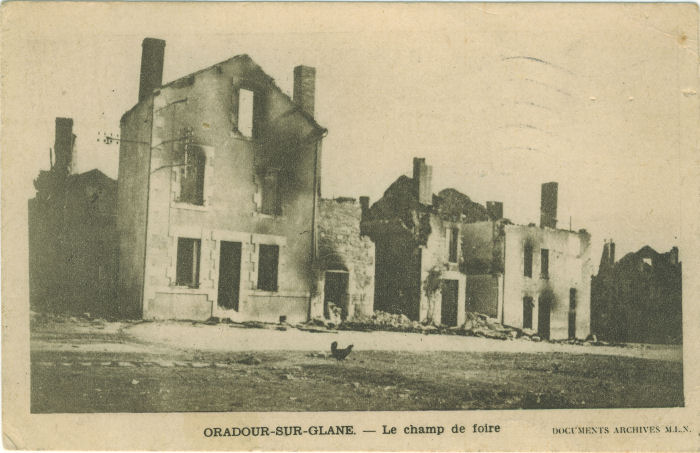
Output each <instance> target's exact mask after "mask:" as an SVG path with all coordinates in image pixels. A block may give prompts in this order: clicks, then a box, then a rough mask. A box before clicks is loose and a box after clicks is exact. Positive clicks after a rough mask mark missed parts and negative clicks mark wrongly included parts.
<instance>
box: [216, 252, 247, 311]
mask: <svg viewBox="0 0 700 453" xmlns="http://www.w3.org/2000/svg"><path fill="white" fill-rule="evenodd" d="M240 291H241V243H240V242H226V241H221V251H220V252H219V292H218V297H217V299H216V300H217V304H218V305H219V307H221V308H227V309H231V310H236V311H238V306H239V299H240Z"/></svg>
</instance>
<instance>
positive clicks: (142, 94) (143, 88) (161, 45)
mask: <svg viewBox="0 0 700 453" xmlns="http://www.w3.org/2000/svg"><path fill="white" fill-rule="evenodd" d="M141 47H142V50H141V83H140V84H139V102H141V101H143V100H144V99H146V98H147V97H148V96H149V95H150V94H151V93H153V90H155V89H156V88H160V86H161V85H162V84H163V55H164V54H165V41H163V40H162V39H155V38H146V39H144V40H143V43H142V44H141Z"/></svg>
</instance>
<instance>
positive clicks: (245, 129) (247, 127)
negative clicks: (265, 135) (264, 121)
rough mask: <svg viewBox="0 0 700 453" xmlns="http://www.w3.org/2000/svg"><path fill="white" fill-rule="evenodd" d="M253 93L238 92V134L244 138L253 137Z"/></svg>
mask: <svg viewBox="0 0 700 453" xmlns="http://www.w3.org/2000/svg"><path fill="white" fill-rule="evenodd" d="M254 105H255V93H253V92H252V91H250V90H246V89H243V88H241V89H239V90H238V132H240V133H241V135H243V136H244V137H248V138H251V137H252V136H253V110H254V109H253V106H254Z"/></svg>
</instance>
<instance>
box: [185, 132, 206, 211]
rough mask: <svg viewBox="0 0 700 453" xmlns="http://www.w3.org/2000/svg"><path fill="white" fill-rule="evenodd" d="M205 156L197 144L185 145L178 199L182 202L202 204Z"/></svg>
mask: <svg viewBox="0 0 700 453" xmlns="http://www.w3.org/2000/svg"><path fill="white" fill-rule="evenodd" d="M205 164H206V156H205V155H204V152H203V151H202V149H201V148H199V147H198V146H193V145H187V146H186V147H185V161H184V165H183V166H182V170H181V178H180V200H179V201H181V202H183V203H190V204H196V205H202V204H204V167H205Z"/></svg>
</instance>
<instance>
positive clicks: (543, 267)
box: [540, 249, 549, 278]
mask: <svg viewBox="0 0 700 453" xmlns="http://www.w3.org/2000/svg"><path fill="white" fill-rule="evenodd" d="M540 252H541V253H540V274H541V275H542V278H549V250H548V249H542V250H540Z"/></svg>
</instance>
